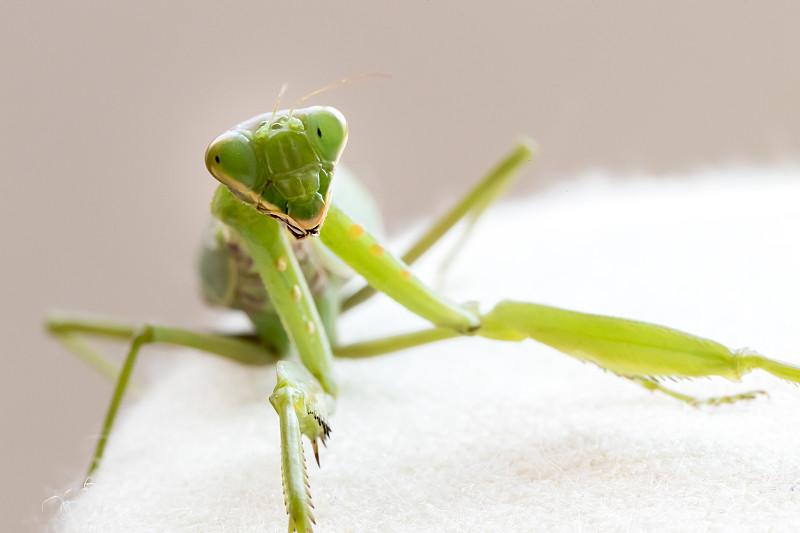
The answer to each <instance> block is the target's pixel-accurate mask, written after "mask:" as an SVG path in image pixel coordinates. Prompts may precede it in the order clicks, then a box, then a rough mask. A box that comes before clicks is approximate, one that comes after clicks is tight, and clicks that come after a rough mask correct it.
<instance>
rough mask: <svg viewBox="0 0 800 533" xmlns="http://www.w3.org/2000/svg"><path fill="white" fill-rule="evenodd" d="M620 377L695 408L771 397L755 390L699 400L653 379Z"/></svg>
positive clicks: (765, 392) (764, 392)
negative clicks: (759, 397) (763, 396)
mask: <svg viewBox="0 0 800 533" xmlns="http://www.w3.org/2000/svg"><path fill="white" fill-rule="evenodd" d="M620 377H623V378H626V379H629V380H631V381H632V382H634V383H636V384H637V385H641V386H642V387H644V388H645V389H647V390H651V391H659V392H663V393H664V394H666V395H668V396H672V397H673V398H676V399H678V400H681V401H684V402H686V403H688V404H689V405H693V406H700V405H719V404H723V403H734V402H738V401H739V400H753V399H755V398H756V397H757V396H759V395H761V394H764V395H767V396H769V395H768V394H767V391H763V390H754V391H748V392H743V393H741V394H733V395H730V396H712V397H709V398H697V397H694V396H689V395H686V394H681V393H680V392H676V391H674V390H671V389H668V388H666V387H664V386H663V385H661V384H660V383H658V382H657V381H656V380H654V379H651V378H642V377H636V376H620Z"/></svg>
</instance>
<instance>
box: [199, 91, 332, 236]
mask: <svg viewBox="0 0 800 533" xmlns="http://www.w3.org/2000/svg"><path fill="white" fill-rule="evenodd" d="M346 143H347V121H345V118H344V116H343V115H342V114H341V113H340V112H339V111H338V110H336V109H334V108H332V107H326V106H314V107H309V108H306V109H298V110H294V111H290V110H284V111H278V112H277V113H274V114H271V113H267V114H264V115H258V116H256V117H253V118H251V119H250V120H247V121H245V122H242V123H241V124H238V125H236V126H234V127H233V128H231V129H230V130H228V131H226V132H225V133H223V134H222V135H220V136H219V137H217V138H216V139H214V141H213V142H212V143H211V144H210V145H209V146H208V149H207V150H206V167H207V168H208V170H209V172H211V175H213V176H214V177H215V178H216V179H217V180H218V181H219V182H220V183H222V184H223V185H225V186H226V187H228V189H230V190H231V192H232V193H233V194H235V195H236V196H237V197H238V198H239V199H240V200H242V201H243V202H244V203H246V204H248V205H250V206H251V207H253V208H254V209H256V210H258V211H259V212H261V213H264V214H267V215H270V216H271V217H274V218H277V219H278V220H281V221H283V222H285V223H286V225H287V226H288V228H289V231H291V232H292V234H293V235H294V236H295V237H296V238H298V239H302V238H304V237H307V236H308V235H316V234H318V233H319V228H320V226H321V225H322V222H323V221H324V220H325V214H326V213H327V212H328V206H329V205H330V199H331V187H330V185H331V179H332V178H333V171H334V168H335V167H336V163H337V162H338V161H339V156H340V155H341V154H342V151H343V150H344V146H345V144H346Z"/></svg>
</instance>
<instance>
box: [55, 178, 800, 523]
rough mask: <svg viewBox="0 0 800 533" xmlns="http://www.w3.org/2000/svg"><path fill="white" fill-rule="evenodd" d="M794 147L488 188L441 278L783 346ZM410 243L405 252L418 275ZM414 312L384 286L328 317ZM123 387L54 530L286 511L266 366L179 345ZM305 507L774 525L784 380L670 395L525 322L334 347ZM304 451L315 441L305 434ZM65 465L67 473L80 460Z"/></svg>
mask: <svg viewBox="0 0 800 533" xmlns="http://www.w3.org/2000/svg"><path fill="white" fill-rule="evenodd" d="M798 235H800V171H798V170H797V169H789V170H780V171H759V170H748V171H736V172H730V171H728V172H705V173H700V174H698V175H694V176H688V177H683V178H681V179H671V180H666V181H655V180H648V179H643V180H637V181H625V182H608V181H606V180H603V179H602V178H599V177H588V178H586V179H584V180H582V181H580V182H577V183H569V184H561V185H558V186H557V187H556V188H555V189H553V190H551V191H550V192H547V193H544V194H540V195H538V196H536V197H532V198H529V199H522V200H516V201H514V202H511V203H507V204H504V205H503V206H501V207H500V208H497V209H494V210H493V211H491V212H490V213H489V214H488V216H487V217H486V220H484V221H483V222H482V223H481V224H480V226H479V228H478V230H477V232H476V234H475V235H474V236H473V238H472V239H471V241H470V243H469V245H468V246H467V248H466V249H464V250H463V252H462V253H461V254H460V256H459V259H458V260H457V262H456V264H455V266H454V268H453V270H452V271H451V273H450V274H449V275H448V277H447V282H446V285H445V286H444V289H445V290H446V291H447V292H448V293H449V294H450V295H452V296H453V297H454V298H455V299H457V300H473V299H474V300H479V301H481V302H482V305H483V308H484V309H486V308H488V307H489V305H490V304H492V303H493V302H495V301H497V300H499V299H502V298H503V297H511V298H514V299H519V300H529V301H536V302H540V303H548V304H553V305H559V306H562V307H567V308H572V309H578V310H583V311H588V312H598V313H604V314H611V315H617V316H627V317H632V318H639V319H643V320H648V321H653V322H658V323H663V324H665V325H669V326H672V327H676V328H679V329H683V330H687V331H691V332H693V333H696V334H699V335H702V336H706V337H709V338H713V339H715V340H717V341H720V342H722V343H723V344H726V345H728V346H731V347H742V346H750V347H751V348H754V349H757V350H759V351H760V352H762V353H764V354H765V355H769V356H771V357H775V358H778V359H783V360H787V361H792V362H795V363H800V349H799V347H800V320H798V319H800V313H798V308H799V307H800V304H799V303H798V302H800V282H798V273H800V238H798ZM434 263H435V262H434V261H428V262H427V263H426V265H428V266H427V271H426V267H425V265H423V268H421V269H415V270H419V271H420V272H421V273H422V275H423V277H424V278H426V279H428V280H430V281H431V282H433V281H435V279H436V276H435V275H426V274H430V273H431V272H433V271H434V269H432V268H430V265H431V264H434ZM420 325H422V323H421V322H419V320H418V319H416V318H415V317H412V316H409V314H408V313H407V312H405V311H404V310H403V309H400V308H398V306H397V305H396V304H394V303H393V302H391V301H389V300H387V299H385V298H383V297H381V298H376V299H375V301H371V302H369V304H367V305H365V306H363V308H360V309H357V310H356V311H354V312H353V313H352V314H349V315H347V316H345V317H344V318H343V319H342V337H343V339H344V340H346V341H352V340H356V339H363V338H368V337H374V336H378V335H381V334H384V333H389V332H396V331H403V330H410V329H414V328H416V327H418V326H420ZM147 359H148V360H149V361H150V362H153V363H154V364H155V365H159V366H158V370H157V372H152V367H151V372H149V373H150V374H153V375H157V376H158V377H157V378H155V379H152V380H150V383H149V387H148V388H147V390H146V392H145V393H144V394H143V395H142V397H141V398H140V399H139V400H138V401H136V402H135V403H132V404H130V406H129V407H128V408H127V409H126V410H125V412H124V413H123V416H122V417H121V419H120V421H119V424H118V427H117V428H116V431H115V432H114V434H113V438H112V439H111V441H110V444H109V446H108V449H107V455H106V457H105V460H104V462H103V465H102V468H101V469H100V471H99V472H98V474H97V479H96V483H95V484H94V485H92V486H91V487H90V488H88V489H87V490H84V491H83V492H82V493H81V494H80V497H79V498H78V499H77V500H75V501H71V502H68V503H67V504H65V506H64V507H63V508H62V512H61V515H60V516H59V517H58V518H57V519H56V520H55V521H54V523H53V528H54V529H55V530H58V531H61V532H78V531H81V532H128V531H131V532H132V531H136V532H143V531H171V532H189V531H204V532H222V531H242V532H248V531H259V532H260V531H285V530H286V516H285V510H284V506H283V496H282V493H281V482H280V463H279V433H278V418H277V416H276V414H275V412H274V411H273V409H272V407H271V406H270V405H269V403H268V402H267V397H268V396H269V394H270V392H271V390H272V388H273V386H274V382H275V377H274V368H264V369H255V370H254V369H252V368H247V367H243V366H239V365H236V364H231V363H228V362H226V361H223V360H221V359H219V358H215V357H212V356H207V355H203V354H199V353H193V352H187V351H180V352H177V353H176V354H159V356H158V357H155V356H154V357H149V358H147ZM335 369H336V373H337V376H338V379H339V383H340V385H341V395H340V399H339V402H338V408H337V412H336V414H335V416H334V417H333V418H332V420H331V424H332V427H333V435H332V440H331V441H330V443H329V447H328V448H327V449H322V450H321V462H322V468H321V469H317V467H316V465H315V464H313V459H311V462H310V463H309V473H310V477H311V484H312V495H313V497H314V503H315V505H316V509H315V512H314V514H315V516H316V518H317V524H318V530H319V531H534V530H535V531H543V530H550V531H612V530H613V531H652V530H658V531H789V530H797V527H798V523H800V419H799V418H798V416H799V415H798V413H800V388H797V387H794V386H791V385H789V384H786V383H784V382H780V381H779V380H777V379H774V378H772V377H771V376H769V375H767V374H765V373H761V372H756V373H753V374H750V375H748V376H747V377H746V378H745V379H744V380H743V383H740V384H736V383H730V382H727V381H724V380H721V379H720V380H717V379H714V380H699V381H697V382H692V383H687V382H681V383H677V384H674V385H673V388H676V389H679V390H682V391H688V392H690V393H693V394H698V395H712V394H729V393H733V392H736V391H743V390H750V389H756V388H763V389H766V390H767V391H769V395H770V397H769V398H766V397H762V398H759V399H757V400H755V401H750V402H740V403H737V404H734V405H723V406H718V407H703V408H693V407H689V406H687V405H685V404H683V403H681V402H679V401H677V400H674V399H672V398H669V397H667V396H665V395H663V394H656V393H651V392H648V391H645V390H644V389H642V388H640V387H638V386H636V385H633V384H631V383H629V382H627V381H625V380H622V379H620V378H617V377H615V376H613V375H611V374H610V373H606V372H603V371H601V370H600V369H598V368H596V367H593V366H590V365H585V364H580V363H579V362H577V361H576V360H574V359H571V358H570V357H568V356H565V355H561V354H559V353H557V352H555V351H553V350H551V349H550V348H547V347H543V346H541V345H537V344H536V343H534V342H532V341H527V342H523V343H498V342H490V341H487V340H484V339H478V338H465V339H457V340H452V341H446V342H442V343H438V344H433V345H429V346H427V347H421V348H418V349H413V350H407V351H405V352H400V353H396V354H392V355H387V356H383V357H378V358H374V359H369V360H361V361H346V360H339V361H337V362H336V364H335ZM306 451H307V453H310V446H308V445H306ZM76 477H77V474H76Z"/></svg>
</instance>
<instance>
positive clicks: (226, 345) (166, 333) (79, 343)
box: [47, 316, 276, 479]
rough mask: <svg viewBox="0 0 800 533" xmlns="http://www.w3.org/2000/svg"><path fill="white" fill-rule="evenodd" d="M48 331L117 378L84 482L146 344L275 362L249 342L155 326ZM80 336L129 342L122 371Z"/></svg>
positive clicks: (101, 324)
mask: <svg viewBox="0 0 800 533" xmlns="http://www.w3.org/2000/svg"><path fill="white" fill-rule="evenodd" d="M47 328H48V330H49V331H50V332H51V333H53V334H54V335H56V336H57V337H58V338H59V339H60V340H62V342H63V343H64V344H65V345H66V346H67V347H68V348H71V349H72V351H74V352H75V353H76V354H77V355H78V356H79V357H80V358H81V359H83V360H88V362H89V363H90V364H91V365H92V366H93V367H95V368H98V369H99V370H100V371H101V373H103V374H105V375H110V377H112V378H113V377H114V376H116V385H115V387H114V394H113V396H112V398H111V403H110V404H109V406H108V410H107V412H106V417H105V420H104V422H103V427H102V429H101V431H100V439H99V440H98V442H97V446H96V448H95V452H94V455H93V457H92V463H91V466H90V467H89V471H88V473H87V474H86V477H87V479H88V478H89V477H91V475H92V474H93V473H94V471H95V470H96V469H97V467H98V466H99V465H100V461H101V459H102V457H103V451H104V450H105V447H106V443H107V442H108V437H109V435H110V434H111V430H112V428H113V425H114V420H115V419H116V416H117V412H118V410H119V406H120V404H121V403H122V399H123V397H124V396H125V392H126V391H127V389H128V385H129V384H130V379H131V375H132V373H133V368H134V365H135V363H136V358H137V356H138V354H139V350H140V349H141V347H142V346H144V345H145V344H150V343H162V344H171V345H175V346H183V347H187V348H195V349H198V350H202V351H206V352H210V353H214V354H216V355H220V356H222V357H225V358H227V359H231V360H234V361H237V362H239V363H243V364H250V365H264V364H268V363H272V362H274V361H275V360H276V357H275V356H274V355H273V354H271V353H270V352H268V351H267V350H266V349H265V348H264V347H263V346H261V345H259V344H256V343H253V342H250V341H246V340H241V339H237V338H235V337H228V336H223V335H214V334H207V333H197V332H194V331H189V330H184V329H179V328H171V327H166V326H159V325H154V324H145V325H143V326H141V327H140V328H139V329H138V330H137V329H135V328H134V327H132V326H130V325H127V324H122V323H118V322H111V321H107V320H101V319H92V318H86V317H63V316H53V317H50V318H48V319H47ZM81 335H97V336H102V337H107V338H116V339H130V348H129V350H128V354H127V356H126V357H125V361H124V362H123V365H122V368H121V370H119V372H116V370H115V368H114V367H113V363H111V362H110V361H109V360H108V359H107V358H105V357H104V356H102V355H101V354H98V353H96V352H94V351H93V350H92V349H91V348H90V347H88V345H87V344H86V343H84V342H83V339H82V338H81ZM112 372H113V375H112Z"/></svg>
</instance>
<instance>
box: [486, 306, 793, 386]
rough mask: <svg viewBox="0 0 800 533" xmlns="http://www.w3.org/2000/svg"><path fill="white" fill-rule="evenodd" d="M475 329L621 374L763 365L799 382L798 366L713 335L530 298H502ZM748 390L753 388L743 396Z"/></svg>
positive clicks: (712, 372) (743, 369)
mask: <svg viewBox="0 0 800 533" xmlns="http://www.w3.org/2000/svg"><path fill="white" fill-rule="evenodd" d="M477 334H478V335H481V336H484V337H488V338H492V339H498V340H509V341H520V340H523V339H527V338H530V339H534V340H536V341H538V342H541V343H543V344H547V345H548V346H551V347H553V348H555V349H557V350H559V351H561V352H563V353H566V354H568V355H571V356H573V357H575V358H577V359H580V360H583V361H587V362H590V363H594V364H596V365H598V366H600V367H601V368H605V369H607V370H610V371H611V372H614V373H615V374H618V375H622V376H630V377H637V378H658V377H679V378H692V377H703V376H720V377H724V378H727V379H730V380H734V381H735V380H739V379H740V378H741V377H742V376H743V375H745V374H747V373H748V372H750V371H751V370H754V369H761V370H764V371H766V372H769V373H770V374H772V375H774V376H777V377H779V378H781V379H785V380H787V381H790V382H793V383H800V366H797V365H793V364H791V363H784V362H781V361H776V360H774V359H769V358H767V357H764V356H762V355H760V354H758V353H756V352H754V351H752V350H748V349H742V350H731V349H729V348H726V347H725V346H723V345H721V344H719V343H717V342H714V341H712V340H710V339H705V338H702V337H698V336H696V335H691V334H689V333H685V332H683V331H679V330H675V329H671V328H667V327H664V326H659V325H656V324H649V323H647V322H640V321H636V320H628V319H624V318H614V317H607V316H602V315H593V314H589V313H579V312H576V311H568V310H566V309H559V308H557V307H550V306H546V305H539V304H533V303H527V302H513V301H503V302H500V303H499V304H497V305H496V306H495V308H494V309H492V310H491V311H490V312H489V313H487V314H486V315H484V316H483V324H482V328H481V329H480V330H479V331H478V332H477ZM645 386H646V385H645ZM749 394H753V393H746V394H745V396H747V395H749ZM731 398H732V399H733V398H734V397H731Z"/></svg>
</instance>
